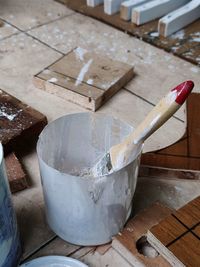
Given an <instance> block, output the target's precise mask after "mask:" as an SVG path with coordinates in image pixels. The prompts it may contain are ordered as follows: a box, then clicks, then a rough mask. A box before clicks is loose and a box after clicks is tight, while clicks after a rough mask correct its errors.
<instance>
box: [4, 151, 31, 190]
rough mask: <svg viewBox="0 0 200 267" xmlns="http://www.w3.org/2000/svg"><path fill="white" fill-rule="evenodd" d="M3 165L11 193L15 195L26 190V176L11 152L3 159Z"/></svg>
mask: <svg viewBox="0 0 200 267" xmlns="http://www.w3.org/2000/svg"><path fill="white" fill-rule="evenodd" d="M5 165H6V173H7V176H8V181H9V184H10V190H11V192H12V193H16V192H18V191H21V190H24V189H26V188H28V183H27V180H26V174H25V173H24V171H23V169H22V166H21V164H20V162H19V160H18V158H17V157H16V155H15V154H14V153H13V152H12V153H10V154H8V155H7V156H6V157H5Z"/></svg>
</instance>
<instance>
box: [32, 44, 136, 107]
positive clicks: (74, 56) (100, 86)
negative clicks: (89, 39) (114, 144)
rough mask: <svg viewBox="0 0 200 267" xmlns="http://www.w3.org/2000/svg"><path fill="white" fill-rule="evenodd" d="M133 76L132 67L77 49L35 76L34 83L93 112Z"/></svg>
mask: <svg viewBox="0 0 200 267" xmlns="http://www.w3.org/2000/svg"><path fill="white" fill-rule="evenodd" d="M72 66H73V68H72ZM133 75H134V72H133V67H132V66H130V65H128V64H126V63H122V62H119V61H114V60H112V59H109V58H108V57H105V56H103V55H102V56H99V55H96V54H93V53H89V52H88V51H86V50H85V49H82V48H80V47H78V48H75V49H74V50H72V51H71V52H70V53H68V54H67V55H66V56H64V57H62V58H61V59H60V60H58V61H56V62H55V63H53V64H52V65H50V66H48V67H47V68H46V69H45V70H42V71H41V72H40V73H38V74H37V75H35V77H34V83H35V85H36V87H38V88H39V89H42V90H45V91H47V92H49V93H52V94H55V95H57V96H59V97H62V98H63V99H65V100H68V101H71V102H74V103H76V104H79V105H80V106H83V107H85V108H87V109H91V110H93V111H95V110H97V109H98V108H99V107H100V106H101V105H102V104H103V103H105V102H106V101H107V100H108V99H109V98H110V97H111V96H112V95H113V94H115V93H116V92H117V91H118V90H119V89H121V88H122V87H123V86H124V85H125V84H126V83H127V82H128V81H130V80H131V79H132V78H133Z"/></svg>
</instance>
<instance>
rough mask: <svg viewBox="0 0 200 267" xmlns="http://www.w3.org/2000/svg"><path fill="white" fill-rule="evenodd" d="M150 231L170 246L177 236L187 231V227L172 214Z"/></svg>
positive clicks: (165, 244)
mask: <svg viewBox="0 0 200 267" xmlns="http://www.w3.org/2000/svg"><path fill="white" fill-rule="evenodd" d="M150 231H151V234H153V235H155V236H156V238H157V239H158V240H159V241H160V242H161V243H162V244H163V245H164V246H168V244H170V243H171V242H172V241H173V240H174V239H176V237H177V236H181V235H182V234H184V233H185V232H187V228H186V227H185V226H183V225H182V224H181V223H180V222H179V221H177V219H176V218H174V217H173V216H172V215H170V216H169V217H167V218H165V219H164V220H163V221H161V222H160V223H159V224H158V225H156V226H154V227H152V228H151V230H150Z"/></svg>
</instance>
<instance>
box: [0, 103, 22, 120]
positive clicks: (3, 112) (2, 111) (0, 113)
mask: <svg viewBox="0 0 200 267" xmlns="http://www.w3.org/2000/svg"><path fill="white" fill-rule="evenodd" d="M21 111H22V109H20V110H18V111H17V112H16V113H14V114H8V113H7V112H6V107H5V106H1V107H0V117H5V118H7V119H8V120H9V121H13V120H14V119H15V117H17V116H18V114H19V113H20V112H21Z"/></svg>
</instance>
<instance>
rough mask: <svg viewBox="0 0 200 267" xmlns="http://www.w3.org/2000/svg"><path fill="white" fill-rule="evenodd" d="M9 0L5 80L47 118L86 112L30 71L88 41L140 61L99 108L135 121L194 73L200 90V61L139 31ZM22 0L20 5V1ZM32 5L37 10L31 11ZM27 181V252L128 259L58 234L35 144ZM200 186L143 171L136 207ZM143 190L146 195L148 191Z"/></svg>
mask: <svg viewBox="0 0 200 267" xmlns="http://www.w3.org/2000/svg"><path fill="white" fill-rule="evenodd" d="M44 2H45V4H44V3H43V2H40V1H34V0H30V1H29V5H26V4H25V3H26V1H25V0H9V1H5V2H4V3H2V4H1V5H2V7H1V11H0V19H2V20H3V21H4V25H3V26H2V27H1V28H0V57H1V60H0V88H2V89H3V90H5V91H7V92H8V93H10V94H12V95H14V96H16V97H17V98H19V99H21V100H22V101H24V102H25V103H27V104H28V105H30V106H32V107H33V108H35V109H37V110H39V111H40V112H42V113H44V114H45V115H46V116H47V118H48V121H52V120H54V119H56V118H58V117H60V116H62V115H65V114H70V113H75V112H85V111H86V110H85V109H84V108H81V107H79V106H77V105H75V104H73V103H70V102H67V101H64V100H63V99H61V98H58V97H56V96H53V95H50V94H48V93H46V92H43V91H41V90H38V89H36V88H35V87H34V86H33V84H32V77H33V75H35V74H36V73H38V72H39V71H41V70H42V69H44V68H45V66H48V65H50V64H51V63H53V62H54V61H55V60H57V59H58V58H60V57H61V56H62V55H63V54H65V53H67V52H69V51H70V50H71V49H72V48H73V47H75V46H81V47H84V48H87V49H89V50H91V51H93V52H96V53H101V54H104V55H105V56H109V57H111V58H113V59H117V60H121V61H123V62H127V63H129V64H132V65H134V66H135V73H136V74H135V77H134V79H133V80H132V81H131V82H130V83H129V84H128V85H127V86H126V87H125V88H123V89H122V90H120V91H119V92H118V93H117V94H116V95H115V96H114V97H112V99H110V100H109V101H108V102H107V103H106V104H105V105H104V106H103V107H101V108H100V109H99V110H98V111H97V112H104V113H108V114H112V115H114V116H116V117H118V118H120V119H122V120H125V121H127V122H129V123H130V124H132V125H133V126H136V125H137V124H138V123H139V122H140V121H141V120H142V119H143V118H144V116H145V115H146V114H147V113H148V112H149V111H150V110H151V109H152V107H153V106H154V105H155V103H156V102H158V100H159V99H160V98H161V97H162V96H163V95H164V94H165V93H167V92H168V90H169V89H170V88H172V87H173V86H175V85H176V84H178V83H180V82H182V81H184V80H187V79H192V80H194V82H195V84H196V87H195V91H196V92H198V90H199V84H200V75H199V73H200V69H199V68H198V67H197V66H195V65H192V64H191V63H189V62H185V61H183V60H182V59H180V58H177V57H175V56H173V55H171V54H168V53H167V52H164V51H163V50H159V49H158V48H155V47H153V46H151V45H149V44H147V43H144V42H142V41H140V40H138V39H135V38H134V37H130V36H128V35H127V34H125V33H123V32H121V31H118V30H116V29H113V28H112V27H110V26H107V25H104V24H103V23H101V22H98V21H96V20H93V19H91V18H88V17H85V16H83V15H80V14H77V13H75V12H73V11H71V10H69V9H67V8H66V7H64V6H62V5H61V4H59V3H57V2H54V1H53V0H45V1H44ZM20 7H21V9H20ZM30 10H31V11H30ZM184 121H185V114H184V107H183V108H182V109H181V110H180V111H179V112H178V113H177V114H176V116H175V117H174V118H172V119H171V120H170V121H168V122H167V123H166V125H165V126H164V127H163V128H162V129H160V130H159V131H157V132H156V133H155V135H154V136H152V137H151V138H150V139H149V141H148V142H147V143H146V145H145V151H151V150H155V149H158V148H161V147H165V146H167V145H169V144H171V143H173V142H175V141H176V140H178V139H179V138H180V137H181V136H182V135H183V133H184V131H185V122H184ZM22 163H23V165H24V167H25V169H26V171H27V173H28V180H29V189H27V190H24V191H22V192H19V193H16V194H14V195H13V201H14V206H15V209H16V212H17V217H18V222H19V229H20V232H21V237H22V241H23V247H24V253H23V259H24V260H26V259H28V258H30V257H37V256H39V255H45V254H48V255H51V254H54V253H56V254H59V255H70V256H72V257H75V258H80V259H81V260H83V261H85V262H86V263H88V264H89V266H95V267H98V266H108V265H109V266H116V267H117V266H125V267H126V266H128V264H127V263H126V262H125V261H124V259H123V258H122V257H121V256H119V255H118V254H117V253H116V252H115V251H114V250H112V249H110V250H109V251H108V252H107V253H105V254H104V255H101V254H100V253H99V252H98V251H96V252H94V248H79V247H77V246H73V245H69V244H67V243H66V242H64V241H62V240H60V239H59V238H58V237H55V234H54V233H53V232H52V231H51V230H50V229H49V228H48V226H47V223H46V221H45V214H44V202H43V196H42V188H41V183H40V175H39V167H38V161H37V156H36V152H35V150H34V149H33V150H32V151H31V152H30V153H28V154H26V155H23V157H22ZM191 192H192V193H191ZM198 194H200V189H199V181H189V182H188V181H186V180H181V181H180V180H173V179H170V180H168V181H167V180H166V179H157V178H155V179H151V180H150V179H148V178H145V177H144V178H141V179H139V183H138V187H137V192H136V195H135V197H136V200H135V202H134V210H135V212H137V211H138V210H140V209H142V208H144V207H145V206H148V205H150V203H152V202H153V201H155V200H158V199H159V200H160V201H161V202H163V203H166V204H167V205H169V206H171V207H173V208H179V207H180V206H182V205H183V204H185V203H186V202H187V201H189V200H191V199H192V198H193V197H195V196H197V195H198ZM144 196H145V198H144Z"/></svg>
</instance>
